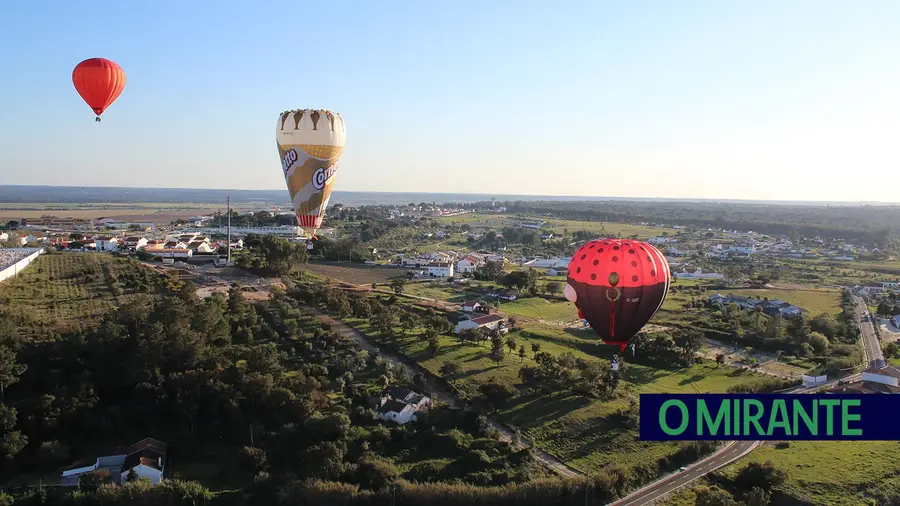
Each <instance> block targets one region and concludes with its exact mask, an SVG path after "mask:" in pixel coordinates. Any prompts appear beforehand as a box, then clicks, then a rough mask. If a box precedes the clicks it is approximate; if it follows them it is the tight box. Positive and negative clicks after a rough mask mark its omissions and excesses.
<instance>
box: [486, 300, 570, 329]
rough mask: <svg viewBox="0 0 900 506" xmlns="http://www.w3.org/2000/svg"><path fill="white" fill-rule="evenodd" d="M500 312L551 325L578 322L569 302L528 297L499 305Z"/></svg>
mask: <svg viewBox="0 0 900 506" xmlns="http://www.w3.org/2000/svg"><path fill="white" fill-rule="evenodd" d="M500 311H502V312H504V313H508V314H510V315H518V316H524V317H526V318H534V319H537V320H544V321H547V322H551V323H570V322H574V321H577V320H578V310H577V309H576V308H575V305H574V304H572V303H571V302H569V301H559V300H547V299H543V298H541V297H530V298H525V299H521V300H517V301H515V302H508V303H503V304H500Z"/></svg>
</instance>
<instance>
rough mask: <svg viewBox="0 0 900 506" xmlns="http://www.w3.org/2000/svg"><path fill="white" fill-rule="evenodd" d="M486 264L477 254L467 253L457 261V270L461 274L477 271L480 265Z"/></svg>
mask: <svg viewBox="0 0 900 506" xmlns="http://www.w3.org/2000/svg"><path fill="white" fill-rule="evenodd" d="M482 265H484V261H483V260H482V259H481V258H479V257H476V256H475V255H466V256H465V257H463V258H462V259H460V260H459V261H458V262H456V271H457V272H459V273H460V274H466V273H470V272H475V271H476V270H477V269H478V268H479V267H481V266H482Z"/></svg>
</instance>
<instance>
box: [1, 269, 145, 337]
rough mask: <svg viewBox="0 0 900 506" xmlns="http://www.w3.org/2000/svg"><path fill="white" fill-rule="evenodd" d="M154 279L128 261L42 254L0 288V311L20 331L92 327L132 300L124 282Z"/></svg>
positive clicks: (129, 290)
mask: <svg viewBox="0 0 900 506" xmlns="http://www.w3.org/2000/svg"><path fill="white" fill-rule="evenodd" d="M135 273H138V274H140V275H141V276H142V277H143V276H158V274H156V273H154V272H153V271H151V270H150V269H147V268H146V267H143V266H141V265H139V264H137V263H135V262H133V261H131V260H129V259H127V258H120V257H115V256H112V255H104V254H98V253H66V254H52V255H41V256H40V257H39V258H38V259H37V260H35V261H34V262H32V263H31V265H29V266H28V268H27V269H25V271H23V272H21V273H20V274H19V277H18V279H15V280H7V281H5V282H3V283H2V284H0V307H2V308H4V309H6V310H7V311H8V312H9V313H10V314H12V316H13V317H15V318H18V319H19V320H20V323H22V325H23V328H24V329H26V330H28V329H32V330H35V331H36V332H38V333H39V330H37V329H39V328H40V327H49V326H51V325H52V326H53V327H54V328H63V329H71V328H78V327H85V326H93V325H95V324H96V322H97V318H99V317H100V316H102V315H104V314H106V313H108V312H110V311H112V310H114V309H115V308H116V307H118V306H119V305H120V304H123V303H125V302H127V301H128V300H130V299H131V298H132V297H133V293H134V290H133V289H130V288H129V286H128V285H127V283H123V281H126V278H130V277H132V276H134V274H135Z"/></svg>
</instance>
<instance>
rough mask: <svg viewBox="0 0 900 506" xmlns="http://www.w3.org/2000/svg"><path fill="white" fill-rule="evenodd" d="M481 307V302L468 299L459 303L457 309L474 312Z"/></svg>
mask: <svg viewBox="0 0 900 506" xmlns="http://www.w3.org/2000/svg"><path fill="white" fill-rule="evenodd" d="M481 307H482V305H481V303H479V302H478V301H477V300H470V301H466V302H463V303H462V304H460V306H459V309H460V310H461V311H465V312H466V313H474V312H475V311H478V310H479V309H481Z"/></svg>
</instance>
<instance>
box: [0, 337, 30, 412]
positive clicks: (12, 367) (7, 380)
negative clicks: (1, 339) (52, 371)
mask: <svg viewBox="0 0 900 506" xmlns="http://www.w3.org/2000/svg"><path fill="white" fill-rule="evenodd" d="M27 369H28V366H26V365H25V364H20V363H18V362H16V352H14V351H13V350H12V349H10V348H9V347H7V346H4V345H2V344H0V402H4V401H5V400H6V387H8V386H10V385H12V384H15V383H16V382H18V381H19V376H21V375H22V373H23V372H25V371H26V370H27Z"/></svg>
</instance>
